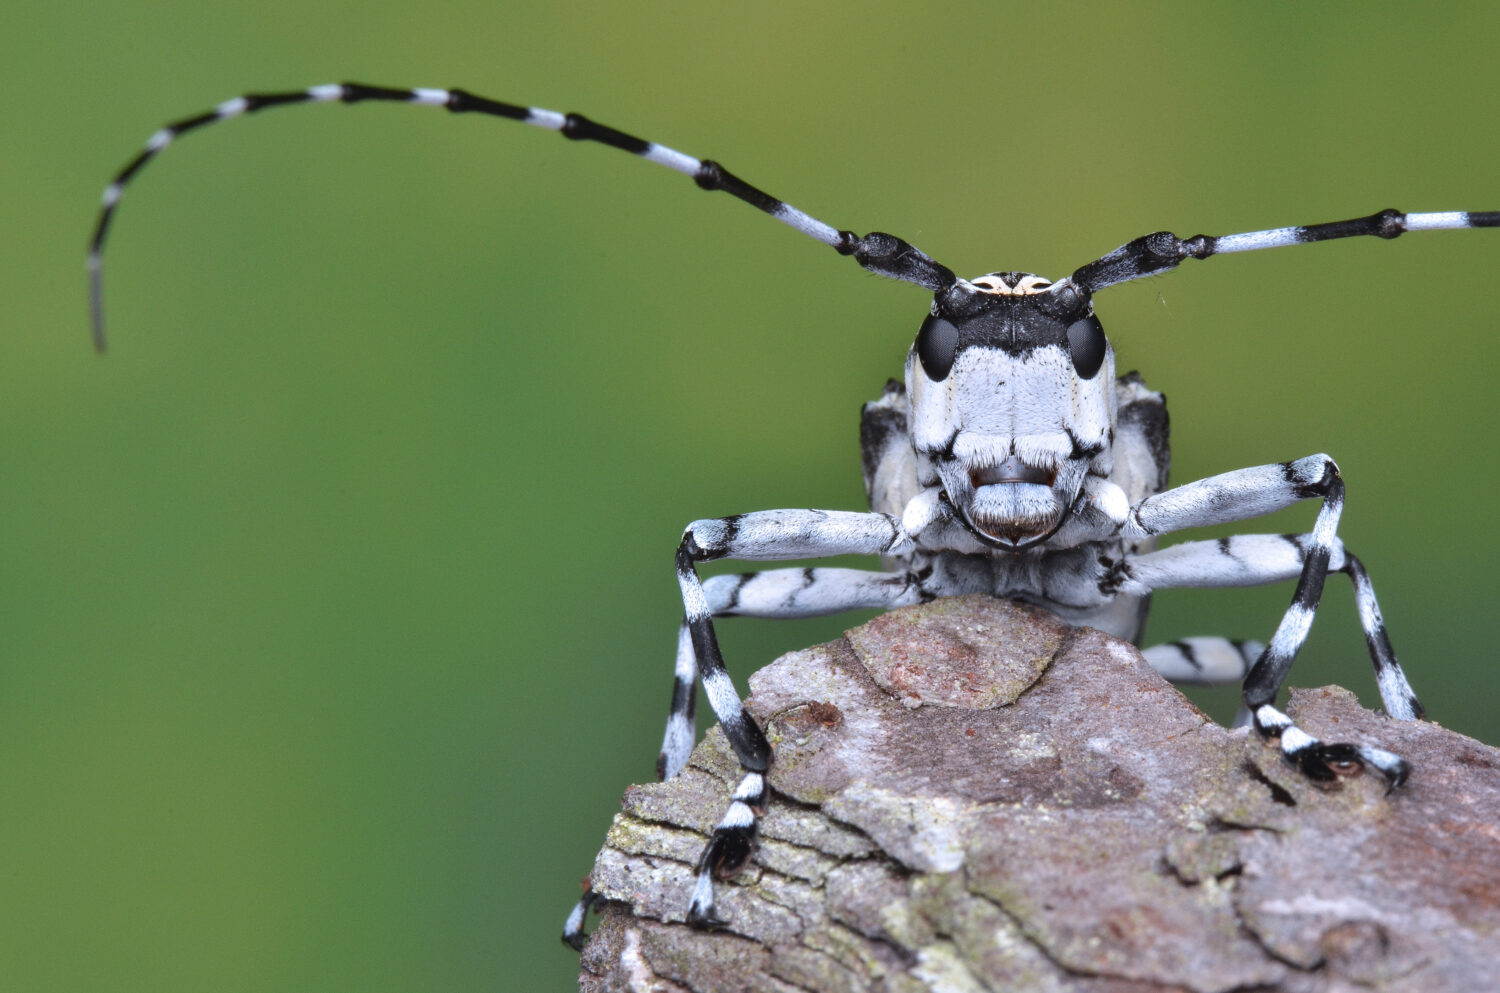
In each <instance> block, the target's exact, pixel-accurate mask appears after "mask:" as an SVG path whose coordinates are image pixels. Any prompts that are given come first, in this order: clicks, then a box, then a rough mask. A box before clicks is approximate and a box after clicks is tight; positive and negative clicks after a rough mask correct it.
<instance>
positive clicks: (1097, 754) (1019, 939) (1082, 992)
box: [580, 597, 1500, 993]
mask: <svg viewBox="0 0 1500 993" xmlns="http://www.w3.org/2000/svg"><path fill="white" fill-rule="evenodd" d="M750 687H751V692H752V697H751V700H750V701H749V704H748V707H749V710H750V712H751V713H753V714H754V715H755V717H756V719H757V720H759V721H760V722H761V723H762V726H763V727H765V729H766V732H767V734H768V736H769V737H770V740H771V742H772V744H773V745H774V746H775V749H776V758H775V762H774V764H773V766H772V768H771V772H770V774H769V783H770V786H771V791H772V792H771V809H770V811H769V812H768V814H767V816H766V817H765V818H764V819H763V821H762V823H761V845H760V849H759V852H758V853H757V855H756V856H755V858H754V859H752V861H751V863H750V864H749V865H748V866H747V867H746V869H745V871H744V872H743V873H742V874H741V875H740V876H739V877H738V878H736V879H735V880H733V881H730V882H726V883H720V884H719V886H718V900H719V907H718V909H719V913H720V914H721V915H722V916H723V917H725V918H726V919H727V920H728V922H729V926H728V927H727V928H726V929H725V930H723V931H720V932H715V933H705V932H701V931H695V930H692V929H690V928H688V927H687V926H686V925H684V924H683V923H682V920H683V913H684V911H685V910H686V909H687V905H688V900H689V897H690V894H691V891H692V884H693V863H694V861H695V860H696V858H697V856H698V854H699V852H700V850H701V849H702V847H703V845H704V842H705V841H706V838H707V834H708V833H709V832H710V831H711V830H712V829H713V826H714V824H715V823H716V822H717V821H718V819H719V817H720V816H721V815H722V814H723V811H724V808H725V806H726V804H727V803H728V796H729V791H730V790H731V789H732V788H733V785H734V783H735V782H736V781H737V780H738V778H739V775H740V773H739V770H738V767H737V766H736V764H735V761H734V758H733V755H732V754H731V752H730V750H729V747H728V745H727V744H726V742H725V741H724V738H723V736H722V734H720V732H719V730H718V729H717V728H715V729H714V730H713V731H712V732H710V733H709V735H708V736H707V737H706V739H705V741H704V742H703V743H702V744H701V745H700V746H699V747H698V749H697V751H695V752H694V754H693V759H692V762H691V763H690V765H689V766H688V767H687V768H686V769H684V770H683V772H682V773H681V774H680V775H678V776H677V777H675V778H674V779H672V780H671V781H669V782H666V783H657V784H652V785H648V786H635V787H631V788H630V790H629V791H628V792H627V793H626V794H625V799H624V809H623V811H622V812H621V813H620V814H619V815H618V816H617V817H616V818H615V822H614V825H613V827H612V828H611V830H610V832H609V837H608V843H607V845H606V847H605V848H604V850H603V851H602V852H600V854H599V858H598V861H597V862H596V864H595V867H594V871H593V874H592V882H593V886H594V889H595V890H596V892H598V893H599V894H601V895H602V896H603V897H604V898H605V900H607V901H608V903H607V904H605V906H604V912H603V914H602V916H601V917H600V919H599V922H598V925H597V927H596V929H595V933H594V936H593V938H592V940H591V942H590V944H589V946H588V947H587V949H586V950H585V952H584V956H583V963H582V964H583V971H582V973H581V975H580V985H581V988H582V989H584V990H586V991H590V993H594V991H627V990H628V991H648V990H649V991H662V993H678V991H697V993H709V991H720V990H725V991H728V990H746V991H757V993H761V991H765V993H793V991H814V990H815V991H838V993H853V991H862V990H874V991H892V993H895V991H900V993H907V991H912V993H914V991H925V990H953V991H970V990H972V991H1011V990H1016V991H1030V990H1039V991H1049V993H1053V991H1055V993H1063V991H1079V993H1105V991H1111V993H1113V991H1121V993H1124V991H1130V993H1146V991H1165V990H1186V991H1193V993H1226V991H1252V990H1285V991H1288V993H1324V991H1327V993H1335V991H1355V990H1359V991H1370V990H1393V991H1394V990H1402V991H1410V990H1422V991H1427V993H1436V991H1445V990H1454V991H1460V990H1462V991H1471V990H1480V989H1500V751H1497V750H1496V749H1494V748H1490V747H1488V746H1485V745H1482V744H1480V743H1478V742H1476V741H1473V740H1471V739H1469V738H1465V737H1463V736H1462V735H1459V734H1456V733H1454V732H1451V731H1447V730H1445V729H1443V728H1441V727H1439V726H1438V725H1436V724H1431V723H1405V722H1397V721H1392V720H1389V719H1387V718H1384V717H1381V716H1378V715H1376V714H1373V713H1371V712H1369V711H1367V710H1364V709H1362V708H1361V707H1360V706H1359V704H1358V702H1357V701H1356V700H1355V698H1354V696H1353V695H1352V694H1351V693H1349V692H1348V691H1346V690H1343V689H1339V688H1337V687H1327V688H1323V689H1317V690H1305V691H1294V692H1293V693H1292V696H1291V701H1290V703H1289V707H1288V709H1289V712H1290V713H1291V715H1292V717H1293V718H1294V719H1295V720H1296V721H1297V723H1298V724H1299V725H1300V726H1301V727H1303V728H1304V729H1306V730H1308V731H1309V732H1311V733H1313V734H1316V735H1319V736H1321V737H1323V738H1324V739H1325V740H1328V741H1356V742H1367V743H1371V744H1376V745H1379V746H1381V747H1384V748H1387V749H1389V750H1391V751H1394V752H1397V753H1398V754H1400V755H1402V756H1404V757H1405V758H1406V759H1408V760H1409V761H1410V762H1411V763H1412V765H1413V773H1412V776H1411V779H1410V780H1409V781H1408V782H1407V784H1406V785H1405V786H1403V787H1402V788H1401V789H1399V790H1397V791H1396V792H1394V793H1392V794H1390V795H1386V794H1385V792H1384V789H1383V784H1382V783H1381V781H1380V779H1379V777H1378V776H1375V775H1372V774H1365V773H1355V774H1353V775H1350V776H1347V777H1342V778H1340V779H1338V780H1336V781H1335V782H1333V783H1332V784H1328V785H1320V784H1314V783H1311V782H1308V781H1307V780H1306V779H1305V778H1303V777H1302V776H1301V775H1300V774H1299V773H1298V772H1297V770H1296V769H1294V768H1293V767H1291V766H1290V765H1288V764H1287V763H1285V762H1284V761H1283V760H1282V759H1281V757H1280V755H1279V753H1278V752H1277V751H1276V749H1275V748H1274V747H1272V746H1270V745H1267V744H1264V743H1262V742H1261V741H1259V740H1258V738H1257V737H1256V736H1254V735H1253V734H1251V733H1249V732H1248V731H1247V730H1245V729H1239V730H1228V729H1225V728H1223V727H1220V726H1219V725H1217V724H1215V723H1213V722H1212V721H1211V720H1209V719H1208V718H1207V717H1206V716H1205V715H1204V714H1202V713H1201V712H1200V711H1198V710H1197V709H1196V708H1195V707H1194V706H1193V705H1192V704H1191V703H1190V702H1188V701H1187V700H1186V698H1184V697H1183V696H1181V695H1180V694H1179V693H1178V692H1177V691H1176V690H1175V689H1173V688H1172V686H1171V685H1170V684H1168V683H1167V682H1166V681H1165V680H1163V679H1162V678H1161V677H1160V676H1158V675H1157V674H1156V673H1155V672H1154V671H1152V669H1151V668H1150V667H1149V666H1147V665H1146V663H1145V661H1144V660H1143V659H1142V658H1141V656H1140V654H1139V653H1138V652H1137V651H1136V649H1135V648H1134V647H1132V646H1130V645H1128V644H1126V643H1124V642H1121V641H1118V640H1115V639H1113V638H1110V637H1108V636H1106V635H1104V634H1101V633H1099V632H1097V631H1094V630H1092V629H1088V628H1078V629H1073V628H1069V627H1067V626H1065V625H1063V624H1062V623H1061V622H1059V621H1058V620H1056V619H1055V618H1053V617H1052V616H1051V615H1049V614H1046V613H1044V612H1042V611H1038V610H1033V609H1030V608H1027V607H1024V606H1019V605H1016V604H1012V603H1007V602H1004V601H998V600H994V599H991V598H987V597H963V598H955V599H947V600H939V601H935V602H933V603H930V604H925V605H922V606H919V607H912V608H906V609H903V610H898V611H894V612H892V613H890V614H887V615H885V616H883V617H880V618H877V619H876V620H874V621H872V622H870V623H869V624H866V625H864V626H863V627H861V628H857V629H855V630H853V631H850V632H849V633H848V634H847V635H846V636H845V637H844V638H842V639H840V640H839V641H836V642H832V643H830V644H827V645H821V646H818V647H816V648H810V649H807V650H804V651H800V652H794V653H792V654H790V655H787V656H785V657H783V658H781V659H780V660H778V661H777V662H775V663H774V664H772V665H770V666H768V667H767V668H765V669H763V670H761V671H760V672H758V673H756V674H755V675H754V676H752V677H751V678H750Z"/></svg>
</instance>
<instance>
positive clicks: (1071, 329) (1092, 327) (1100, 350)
mask: <svg viewBox="0 0 1500 993" xmlns="http://www.w3.org/2000/svg"><path fill="white" fill-rule="evenodd" d="M924 330H925V328H924ZM1106 346H1107V343H1106V342H1105V340H1104V328H1103V327H1101V326H1100V324H1099V318H1097V317H1095V316H1094V315H1093V314H1090V315H1089V316H1087V317H1085V318H1084V319H1083V320H1081V321H1074V322H1073V323H1072V324H1070V325H1068V354H1069V355H1070V356H1071V357H1072V359H1073V371H1074V372H1076V373H1078V378H1080V379H1093V378H1094V377H1095V376H1096V375H1098V374H1099V367H1100V366H1102V365H1103V364H1104V349H1105V348H1106ZM924 364H925V363H924Z"/></svg>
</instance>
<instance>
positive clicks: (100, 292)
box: [89, 252, 109, 355]
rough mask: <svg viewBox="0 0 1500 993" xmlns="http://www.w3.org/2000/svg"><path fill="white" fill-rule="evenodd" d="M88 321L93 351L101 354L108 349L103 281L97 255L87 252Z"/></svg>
mask: <svg viewBox="0 0 1500 993" xmlns="http://www.w3.org/2000/svg"><path fill="white" fill-rule="evenodd" d="M89 323H90V325H91V326H92V328H93V332H94V351H95V352H97V353H98V354H100V355H103V354H104V353H105V351H107V350H108V347H109V345H108V342H106V341H105V338H104V281H103V278H102V276H101V274H100V272H99V256H98V254H97V253H94V252H91V253H89Z"/></svg>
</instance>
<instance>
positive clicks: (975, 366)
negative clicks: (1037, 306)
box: [906, 277, 1116, 542]
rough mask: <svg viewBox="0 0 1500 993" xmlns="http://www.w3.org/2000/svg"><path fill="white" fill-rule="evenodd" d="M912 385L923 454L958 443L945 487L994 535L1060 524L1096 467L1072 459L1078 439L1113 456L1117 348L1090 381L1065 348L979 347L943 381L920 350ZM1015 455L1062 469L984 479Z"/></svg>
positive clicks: (911, 359)
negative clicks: (1046, 481) (1041, 476)
mask: <svg viewBox="0 0 1500 993" xmlns="http://www.w3.org/2000/svg"><path fill="white" fill-rule="evenodd" d="M981 278H984V277H981ZM1016 285H1017V286H1021V285H1026V280H1025V279H1022V280H1020V281H1018V282H1017V284H1016ZM906 382H907V391H908V396H909V398H910V401H911V405H912V416H911V422H910V423H911V435H912V441H913V443H914V444H915V446H916V448H917V450H918V451H942V450H943V449H945V448H951V451H952V454H953V456H954V458H953V460H951V461H944V462H941V463H938V464H937V465H936V468H937V470H938V474H939V475H940V476H941V478H942V480H943V489H944V491H945V492H946V493H947V494H948V497H949V499H950V500H952V501H953V503H954V505H955V506H956V507H958V508H959V510H960V512H961V513H962V514H963V515H964V516H965V517H966V518H967V519H968V520H969V522H970V523H971V524H973V525H975V526H976V527H979V528H980V529H981V530H982V531H984V532H985V533H986V534H988V535H989V536H990V537H992V538H1002V539H1003V540H1006V541H1016V542H1019V541H1021V540H1029V539H1031V538H1035V537H1037V536H1038V535H1040V534H1043V533H1045V532H1047V531H1050V530H1051V529H1052V528H1053V527H1055V526H1056V524H1057V523H1058V521H1059V520H1060V519H1061V516H1062V514H1063V513H1064V512H1065V510H1066V508H1067V507H1069V506H1071V505H1072V503H1073V501H1074V499H1075V498H1076V497H1077V496H1078V493H1079V489H1080V487H1081V486H1082V485H1083V480H1084V477H1085V476H1086V474H1087V472H1088V469H1089V463H1086V462H1084V461H1082V460H1079V459H1072V458H1071V456H1072V455H1073V453H1074V439H1077V441H1078V442H1079V443H1080V444H1082V445H1096V444H1097V445H1098V446H1100V449H1101V454H1100V455H1099V456H1098V458H1099V459H1103V460H1105V462H1106V463H1107V460H1108V459H1109V449H1108V444H1109V429H1110V425H1111V424H1112V423H1113V421H1114V416H1115V404H1116V394H1115V385H1114V382H1115V375H1114V352H1113V350H1112V349H1107V350H1106V352H1105V358H1104V364H1103V366H1102V367H1101V368H1100V370H1099V371H1098V372H1097V373H1096V374H1095V375H1094V376H1093V378H1091V379H1087V380H1084V379H1080V378H1079V376H1078V373H1077V371H1076V370H1075V369H1074V368H1073V360H1072V358H1071V357H1070V355H1069V353H1068V349H1067V347H1066V346H1065V345H1044V346H1039V347H1037V348H1034V349H1032V350H1031V351H1029V352H1027V353H1026V354H1023V355H1012V354H1008V353H1007V352H1005V351H1004V350H1002V349H999V348H992V347H985V346H969V347H967V348H964V349H963V350H962V351H960V352H959V354H958V357H957V358H956V360H955V361H954V364H953V368H952V370H951V371H950V372H949V374H948V376H947V377H946V378H945V379H944V380H943V381H941V382H936V383H935V382H933V381H932V380H930V379H928V378H927V375H926V374H925V373H924V372H923V370H922V367H921V361H920V360H919V359H918V357H917V355H916V350H915V348H914V349H913V350H912V353H911V354H910V355H909V356H908V358H907V370H906ZM1011 458H1015V459H1019V460H1020V461H1021V462H1022V463H1024V465H1025V466H1027V467H1029V468H1031V469H1034V470H1038V471H1039V472H1042V473H1048V474H1055V475H1054V478H1053V479H1052V480H1051V484H1050V487H1049V486H1047V485H1039V484H1041V483H1042V480H1028V481H1025V482H996V483H994V485H983V484H984V479H983V478H982V476H981V478H979V479H975V478H974V476H975V474H976V473H980V474H982V473H983V471H984V470H985V469H987V468H990V467H994V466H999V465H1000V464H1001V463H1004V462H1006V460H1008V459H1011ZM1101 464H1104V463H1101ZM1106 471H1107V470H1106Z"/></svg>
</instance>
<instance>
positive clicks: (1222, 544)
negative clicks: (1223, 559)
mask: <svg viewBox="0 0 1500 993" xmlns="http://www.w3.org/2000/svg"><path fill="white" fill-rule="evenodd" d="M1218 544H1219V554H1220V555H1228V556H1229V557H1230V558H1233V557H1234V555H1233V553H1232V552H1230V551H1229V539H1228V538H1220V539H1219V542H1218Z"/></svg>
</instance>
